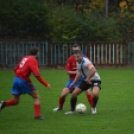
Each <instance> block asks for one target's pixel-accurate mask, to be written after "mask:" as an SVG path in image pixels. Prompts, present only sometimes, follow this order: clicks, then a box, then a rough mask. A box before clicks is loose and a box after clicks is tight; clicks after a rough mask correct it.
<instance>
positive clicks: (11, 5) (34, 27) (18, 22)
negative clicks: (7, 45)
mask: <svg viewBox="0 0 134 134" xmlns="http://www.w3.org/2000/svg"><path fill="white" fill-rule="evenodd" d="M47 13H48V11H47V8H46V7H45V6H43V4H42V3H41V1H39V0H38V1H35V0H29V1H28V0H12V1H11V0H1V1H0V18H1V19H0V37H5V36H9V37H31V36H32V37H44V36H45V35H46V34H47V32H48V27H47V18H46V16H45V15H46V14H47Z"/></svg>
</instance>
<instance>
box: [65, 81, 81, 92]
mask: <svg viewBox="0 0 134 134" xmlns="http://www.w3.org/2000/svg"><path fill="white" fill-rule="evenodd" d="M73 81H74V80H73V79H69V81H68V83H67V84H66V85H65V87H68V88H69V87H70V85H71V83H72V82H73ZM80 82H81V80H79V81H77V82H76V83H75V85H74V87H73V88H72V89H71V91H70V93H72V92H73V91H74V89H75V88H76V87H77V85H78V84H79V83H80Z"/></svg>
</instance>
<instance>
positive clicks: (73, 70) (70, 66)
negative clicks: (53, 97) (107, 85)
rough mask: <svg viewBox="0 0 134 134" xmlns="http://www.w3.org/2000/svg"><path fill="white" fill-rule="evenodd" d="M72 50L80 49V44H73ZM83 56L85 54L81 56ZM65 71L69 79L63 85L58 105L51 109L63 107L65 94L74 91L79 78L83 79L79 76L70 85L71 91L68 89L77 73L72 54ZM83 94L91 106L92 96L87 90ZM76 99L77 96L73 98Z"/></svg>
mask: <svg viewBox="0 0 134 134" xmlns="http://www.w3.org/2000/svg"><path fill="white" fill-rule="evenodd" d="M72 50H73V52H74V51H76V50H81V48H80V46H79V45H78V44H74V45H73V47H72ZM83 57H85V56H83ZM66 73H67V74H68V75H69V81H68V82H67V84H66V85H65V87H64V89H63V91H62V94H61V96H60V97H59V106H58V107H57V108H54V109H53V111H59V110H62V109H63V105H64V102H65V98H66V96H67V95H68V94H69V93H70V92H71V93H72V92H73V91H74V89H75V87H76V86H77V84H78V83H80V81H81V79H83V78H82V77H81V78H79V79H78V80H77V82H76V83H75V84H74V86H73V87H72V89H71V91H70V90H69V87H70V84H71V83H72V82H73V80H74V79H75V77H76V73H77V66H76V60H75V57H74V55H72V56H71V57H69V59H68V62H67V65H66ZM85 94H86V96H87V100H88V102H89V104H90V107H92V106H93V96H92V94H91V93H90V91H89V90H86V91H85ZM75 99H76V100H77V97H76V98H75Z"/></svg>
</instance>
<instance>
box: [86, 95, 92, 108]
mask: <svg viewBox="0 0 134 134" xmlns="http://www.w3.org/2000/svg"><path fill="white" fill-rule="evenodd" d="M87 99H88V102H89V104H90V106H91V107H93V96H92V94H89V95H87Z"/></svg>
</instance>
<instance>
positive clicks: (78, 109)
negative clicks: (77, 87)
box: [76, 103, 87, 114]
mask: <svg viewBox="0 0 134 134" xmlns="http://www.w3.org/2000/svg"><path fill="white" fill-rule="evenodd" d="M86 110H87V107H86V105H84V104H82V103H80V104H78V105H77V106H76V112H77V113H79V114H83V113H85V112H86Z"/></svg>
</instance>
